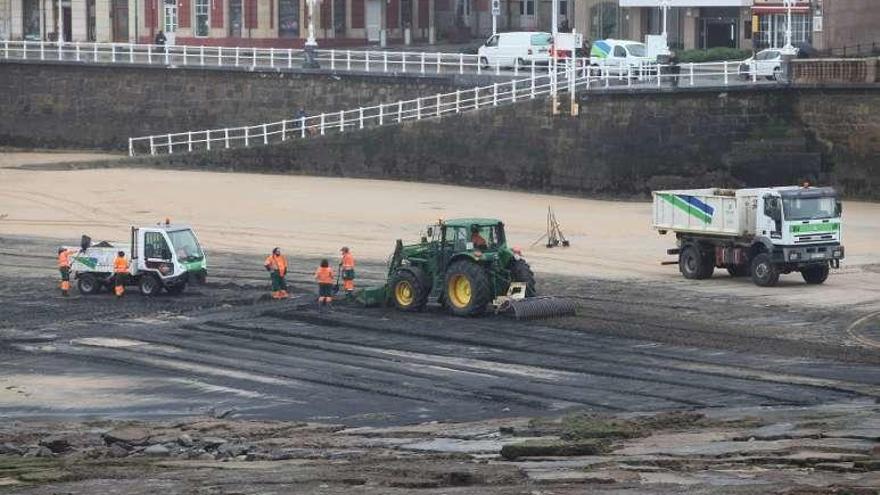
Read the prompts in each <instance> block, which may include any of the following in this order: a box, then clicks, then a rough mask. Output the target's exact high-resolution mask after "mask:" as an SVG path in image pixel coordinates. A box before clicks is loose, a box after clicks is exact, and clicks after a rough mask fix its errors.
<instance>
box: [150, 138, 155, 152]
mask: <svg viewBox="0 0 880 495" xmlns="http://www.w3.org/2000/svg"><path fill="white" fill-rule="evenodd" d="M150 154H151V155H155V154H156V143H155V142H154V141H153V136H150Z"/></svg>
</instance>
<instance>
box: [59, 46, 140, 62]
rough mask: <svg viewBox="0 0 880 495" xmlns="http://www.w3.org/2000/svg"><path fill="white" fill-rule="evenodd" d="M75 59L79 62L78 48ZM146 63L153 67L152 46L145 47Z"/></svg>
mask: <svg viewBox="0 0 880 495" xmlns="http://www.w3.org/2000/svg"><path fill="white" fill-rule="evenodd" d="M76 59H77V60H79V47H77V50H76ZM147 63H148V64H150V65H153V45H147Z"/></svg>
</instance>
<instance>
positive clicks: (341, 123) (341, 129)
mask: <svg viewBox="0 0 880 495" xmlns="http://www.w3.org/2000/svg"><path fill="white" fill-rule="evenodd" d="M339 132H345V110H340V111H339Z"/></svg>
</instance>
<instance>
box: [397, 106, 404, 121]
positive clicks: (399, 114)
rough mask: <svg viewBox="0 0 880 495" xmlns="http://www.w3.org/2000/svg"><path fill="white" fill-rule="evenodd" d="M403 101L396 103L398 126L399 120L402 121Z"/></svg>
mask: <svg viewBox="0 0 880 495" xmlns="http://www.w3.org/2000/svg"><path fill="white" fill-rule="evenodd" d="M402 114H403V100H398V101H397V123H398V124H399V123H400V122H401V120H403V118H402V117H403V115H402Z"/></svg>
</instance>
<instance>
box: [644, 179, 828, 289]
mask: <svg viewBox="0 0 880 495" xmlns="http://www.w3.org/2000/svg"><path fill="white" fill-rule="evenodd" d="M653 196H654V228H655V229H656V230H658V231H659V232H660V233H661V234H665V233H667V232H669V231H672V232H675V234H676V239H677V243H678V248H676V249H671V250H669V251H668V253H669V254H677V255H678V256H679V260H678V265H679V270H680V271H681V273H682V275H684V276H685V278H689V279H703V278H709V277H711V276H712V272H713V270H714V269H715V268H726V269H727V271H728V272H729V273H730V274H731V275H732V276H744V275H750V276H751V277H752V280H753V281H754V282H755V283H756V284H757V285H761V286H772V285H775V284H776V283H777V281H778V279H779V275H780V274H787V273H791V272H800V273H801V275H802V276H803V278H804V280H805V281H806V282H807V283H811V284H821V283H823V282H825V280H826V278H827V277H828V271H829V268H838V267H839V266H840V260H842V259H843V258H844V247H843V245H842V244H841V242H842V238H841V236H842V226H841V214H842V206H841V203H840V201H839V200H838V197H837V193H836V192H835V191H834V189H833V188H830V187H808V186H805V187H799V186H787V187H766V188H752V189H739V190H731V189H720V188H715V189H692V190H681V191H655V192H654V194H653Z"/></svg>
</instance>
